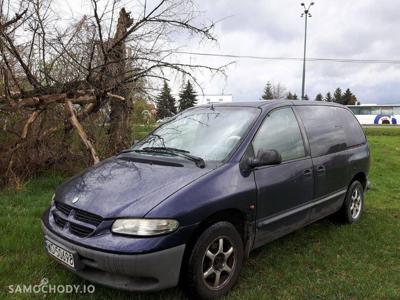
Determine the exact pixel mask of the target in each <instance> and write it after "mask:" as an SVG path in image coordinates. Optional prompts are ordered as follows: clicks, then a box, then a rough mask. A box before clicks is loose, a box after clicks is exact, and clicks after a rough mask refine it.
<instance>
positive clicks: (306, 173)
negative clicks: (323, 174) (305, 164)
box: [303, 169, 312, 176]
mask: <svg viewBox="0 0 400 300" xmlns="http://www.w3.org/2000/svg"><path fill="white" fill-rule="evenodd" d="M303 175H304V176H311V175H312V170H311V169H306V170H304V172H303Z"/></svg>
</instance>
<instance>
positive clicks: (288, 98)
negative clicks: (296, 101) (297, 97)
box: [286, 92, 293, 100]
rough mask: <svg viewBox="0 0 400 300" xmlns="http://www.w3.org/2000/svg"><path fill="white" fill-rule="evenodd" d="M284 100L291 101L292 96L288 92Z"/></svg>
mask: <svg viewBox="0 0 400 300" xmlns="http://www.w3.org/2000/svg"><path fill="white" fill-rule="evenodd" d="M286 99H287V100H293V94H292V93H291V92H289V93H288V94H287V95H286Z"/></svg>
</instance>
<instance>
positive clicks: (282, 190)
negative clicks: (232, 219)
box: [252, 107, 314, 246]
mask: <svg viewBox="0 0 400 300" xmlns="http://www.w3.org/2000/svg"><path fill="white" fill-rule="evenodd" d="M304 141H305V137H304V136H303V134H302V132H301V130H300V127H299V124H298V122H297V119H296V116H295V114H294V112H293V110H292V108H291V107H283V108H278V109H275V110H273V111H272V112H270V113H269V114H268V115H267V116H266V118H265V120H264V122H263V123H262V124H261V126H260V128H259V130H258V132H257V134H256V136H255V138H254V140H253V142H252V146H253V150H254V153H258V151H259V150H272V149H274V150H277V151H278V152H279V153H280V154H281V156H282V163H281V164H279V165H270V166H262V167H257V168H256V169H255V170H254V177H255V181H256V186H257V230H256V245H255V246H257V245H261V244H264V243H266V242H268V241H270V240H273V239H276V238H278V237H280V236H283V235H285V234H286V233H289V232H291V231H293V230H295V229H297V228H299V227H302V226H304V225H305V224H306V223H307V222H308V221H309V209H307V204H309V202H310V201H312V199H313V185H314V178H313V165H312V160H311V158H310V156H309V155H308V153H307V152H308V151H307V150H306V148H305V145H304Z"/></svg>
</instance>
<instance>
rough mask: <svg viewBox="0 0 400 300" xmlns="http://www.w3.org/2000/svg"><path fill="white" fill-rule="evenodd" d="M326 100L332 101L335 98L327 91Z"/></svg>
mask: <svg viewBox="0 0 400 300" xmlns="http://www.w3.org/2000/svg"><path fill="white" fill-rule="evenodd" d="M325 101H327V102H332V101H333V98H332V95H331V93H330V92H327V93H326V96H325Z"/></svg>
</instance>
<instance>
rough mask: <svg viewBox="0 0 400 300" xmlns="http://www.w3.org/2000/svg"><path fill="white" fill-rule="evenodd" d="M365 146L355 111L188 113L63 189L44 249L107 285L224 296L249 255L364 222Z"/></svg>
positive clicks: (280, 106) (327, 107) (284, 107)
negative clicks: (306, 230) (310, 231)
mask: <svg viewBox="0 0 400 300" xmlns="http://www.w3.org/2000/svg"><path fill="white" fill-rule="evenodd" d="M369 155H370V152H369V148H368V144H367V140H366V138H365V135H364V132H363V130H362V128H361V126H360V124H359V123H358V121H357V119H356V118H355V117H354V115H353V114H352V113H351V111H350V110H349V109H347V108H346V107H344V106H342V105H338V104H333V103H322V102H312V101H288V100H284V101H283V100H282V101H257V102H243V103H236V102H233V103H229V104H223V103H221V104H210V105H205V106H198V107H195V108H191V109H188V110H185V111H184V112H182V113H180V114H178V115H176V116H175V117H174V118H172V119H171V120H169V121H168V122H167V123H164V124H162V125H160V126H159V127H158V128H157V129H155V130H154V131H153V132H151V133H150V134H149V135H148V136H147V137H146V138H144V139H143V140H142V141H140V142H139V143H137V144H135V145H134V146H133V147H132V148H131V149H127V150H125V151H123V152H122V153H120V154H118V155H116V156H114V157H111V158H109V159H106V160H104V161H102V162H101V163H99V164H97V165H95V166H93V167H91V168H88V169H87V170H85V171H84V172H82V173H81V174H79V175H76V176H74V177H72V178H71V179H69V180H68V181H66V182H65V183H63V184H62V185H61V186H60V187H58V188H57V190H56V192H55V195H54V197H53V200H52V202H51V205H50V207H49V208H48V209H47V210H46V211H45V213H44V214H43V217H42V225H43V226H42V228H43V232H44V239H45V246H46V251H47V253H48V254H49V255H50V256H51V257H53V258H55V259H56V260H57V261H58V262H60V263H61V264H63V265H64V266H66V267H67V268H69V269H70V270H71V271H73V272H75V273H76V274H77V275H79V276H81V277H83V278H85V279H88V280H91V281H93V282H97V283H99V284H103V285H107V286H110V287H114V288H118V289H125V290H130V291H139V292H144V291H155V290H161V289H165V288H170V287H174V286H176V285H177V284H178V282H181V283H183V284H182V286H183V287H184V288H185V289H186V290H187V292H188V293H189V295H190V296H191V297H197V298H202V299H210V298H217V297H220V296H222V295H224V294H226V293H227V292H228V291H229V290H230V289H231V288H232V286H233V285H234V284H235V282H236V281H237V279H238V277H239V273H240V270H241V268H242V265H243V261H244V260H245V258H246V257H248V256H249V253H250V252H251V250H253V249H255V248H257V247H260V246H262V245H264V244H266V243H267V242H270V241H272V240H275V239H277V238H279V237H281V236H283V235H286V234H288V233H290V232H292V231H294V230H296V229H299V228H301V227H304V226H306V225H307V224H310V223H312V222H314V221H316V220H318V219H321V218H324V217H326V216H329V215H332V214H336V215H337V216H338V217H340V218H341V219H342V220H343V221H344V222H347V223H353V222H355V221H357V220H358V219H360V217H361V215H362V211H363V207H364V202H363V198H364V192H365V191H366V190H367V188H368V186H369V182H368V170H369Z"/></svg>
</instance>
